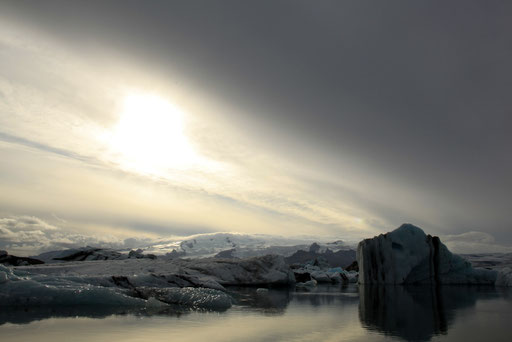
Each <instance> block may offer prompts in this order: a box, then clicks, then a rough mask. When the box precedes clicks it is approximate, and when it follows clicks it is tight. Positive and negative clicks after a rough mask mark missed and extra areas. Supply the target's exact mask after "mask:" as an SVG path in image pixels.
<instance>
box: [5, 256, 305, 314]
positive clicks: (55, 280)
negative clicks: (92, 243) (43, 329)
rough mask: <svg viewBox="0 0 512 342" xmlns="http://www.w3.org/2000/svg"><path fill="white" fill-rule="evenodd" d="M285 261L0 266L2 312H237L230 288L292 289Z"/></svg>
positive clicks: (128, 261)
mask: <svg viewBox="0 0 512 342" xmlns="http://www.w3.org/2000/svg"><path fill="white" fill-rule="evenodd" d="M294 281H295V278H294V276H293V272H292V271H291V270H290V268H289V267H288V266H287V265H286V263H285V262H284V259H283V257H279V256H271V255H270V256H265V257H258V258H250V259H245V260H238V261H235V260H222V259H213V258H210V259H194V260H158V259H156V260H153V259H147V258H144V259H124V260H98V261H81V262H69V263H59V264H45V265H37V266H25V267H14V268H9V267H5V266H0V306H5V305H80V304H87V305H130V306H133V305H141V306H147V305H155V304H158V302H163V303H167V304H176V305H185V306H191V307H198V308H206V309H215V310H220V309H225V308H228V307H229V306H231V299H230V296H229V295H227V294H226V293H225V292H223V291H224V290H225V288H224V286H225V285H239V286H241V285H251V286H257V285H266V286H268V285H286V284H290V283H293V282H294Z"/></svg>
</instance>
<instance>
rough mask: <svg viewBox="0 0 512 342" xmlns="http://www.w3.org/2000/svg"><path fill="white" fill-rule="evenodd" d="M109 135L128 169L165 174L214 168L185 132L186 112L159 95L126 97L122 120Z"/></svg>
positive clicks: (117, 153) (110, 140) (118, 156)
mask: <svg viewBox="0 0 512 342" xmlns="http://www.w3.org/2000/svg"><path fill="white" fill-rule="evenodd" d="M108 135H109V136H108V138H107V140H108V141H107V143H108V145H109V147H110V151H111V152H112V155H113V156H114V159H115V160H116V161H117V162H118V163H119V165H120V166H121V167H123V168H124V169H127V170H129V171H135V172H139V173H143V174H148V175H157V176H165V174H166V172H167V171H169V170H190V169H203V170H209V169H212V168H213V167H214V163H213V162H212V161H210V160H207V159H206V158H204V157H202V156H200V155H199V154H198V153H197V152H196V151H195V149H194V148H193V146H192V144H191V142H190V140H189V138H188V137H187V136H186V135H185V115H184V113H182V112H181V111H180V110H179V109H177V108H176V107H175V106H173V105H172V104H171V103H170V102H169V101H167V100H166V99H164V98H163V97H159V96H157V95H152V94H142V93H140V94H130V95H127V96H125V98H124V100H123V105H122V111H121V113H120V116H119V121H118V122H117V124H116V125H115V127H114V128H113V129H112V131H111V132H110V133H109V134H108Z"/></svg>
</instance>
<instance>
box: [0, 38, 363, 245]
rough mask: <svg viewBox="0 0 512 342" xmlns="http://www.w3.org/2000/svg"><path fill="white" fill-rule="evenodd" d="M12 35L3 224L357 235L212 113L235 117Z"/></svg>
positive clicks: (136, 76)
mask: <svg viewBox="0 0 512 342" xmlns="http://www.w3.org/2000/svg"><path fill="white" fill-rule="evenodd" d="M13 32H18V33H17V34H18V35H19V36H20V37H19V39H18V40H16V41H14V42H13V41H12V39H11V40H9V39H3V38H5V37H1V36H0V38H1V39H0V43H2V44H3V45H5V46H6V50H5V55H7V56H8V57H10V60H12V61H13V62H12V64H11V65H10V67H9V69H8V70H7V71H8V73H5V75H2V74H0V93H1V94H4V96H5V99H6V100H7V101H4V102H1V101H0V123H1V125H0V126H1V129H0V140H2V139H4V140H5V139H7V145H6V144H5V143H4V144H3V145H2V144H0V155H1V156H2V159H3V160H8V161H9V162H8V163H4V164H2V165H1V167H0V171H1V172H2V177H1V178H0V190H2V191H0V204H1V207H2V209H3V210H4V211H5V212H4V214H5V215H6V217H7V216H9V215H13V214H16V215H26V214H30V215H37V216H39V217H41V218H43V219H46V220H49V222H50V223H55V222H53V221H52V219H51V218H49V216H51V213H56V214H57V215H58V216H59V217H63V218H65V219H66V221H67V222H68V223H66V226H70V227H71V226H73V227H75V228H76V230H77V231H83V232H84V231H87V232H89V231H91V230H93V229H94V230H95V231H96V230H98V229H101V230H105V229H108V230H109V231H112V232H115V234H119V235H123V236H124V235H126V234H129V232H130V229H132V228H130V227H132V225H130V224H131V223H133V222H137V223H140V224H139V225H138V226H137V228H133V229H135V230H138V231H139V234H145V233H148V232H146V230H147V229H146V228H145V227H146V224H147V226H151V225H154V226H159V227H169V232H171V231H177V230H179V229H181V228H179V227H184V228H183V232H182V231H181V230H180V234H186V230H188V229H190V230H193V229H195V230H193V232H195V233H197V232H206V231H239V232H250V233H254V232H258V233H268V234H270V233H274V234H283V235H296V234H301V235H303V234H311V233H312V232H314V233H315V234H318V235H320V234H334V233H336V234H337V231H338V230H340V229H345V228H346V229H349V230H352V231H357V232H358V233H357V234H360V233H359V228H360V227H359V225H357V226H356V225H354V224H353V222H352V220H351V217H352V216H353V215H356V216H358V217H366V216H367V215H364V213H361V212H360V211H359V210H356V209H357V208H353V207H351V206H349V205H345V204H344V203H342V202H344V201H343V199H340V198H338V196H328V195H327V194H326V191H325V189H323V188H322V187H319V186H318V184H311V182H310V181H309V180H307V179H309V178H310V177H309V176H308V178H307V179H303V177H302V175H303V173H304V170H309V167H308V168H306V169H304V168H303V165H302V163H298V164H295V163H292V162H290V163H288V162H287V161H285V158H282V156H279V155H277V154H276V153H274V152H275V151H273V150H268V151H267V150H265V149H263V148H262V146H261V144H260V143H261V141H259V140H258V139H256V140H254V139H250V138H249V134H247V133H248V132H250V131H251V130H252V129H253V127H252V126H251V125H249V124H248V125H246V126H235V125H231V124H232V122H231V121H229V119H227V117H222V115H220V114H219V113H226V112H229V111H230V110H231V111H235V112H236V113H238V111H240V110H246V109H244V108H242V109H240V108H238V107H236V108H231V107H229V106H225V105H224V104H223V103H222V101H221V102H220V103H219V102H216V101H213V100H211V99H209V98H208V97H207V96H206V95H207V94H206V95H205V93H204V92H200V91H198V90H197V89H194V88H190V89H189V88H180V87H174V86H173V85H172V84H171V85H169V84H168V82H166V80H165V79H164V80H162V79H160V78H159V77H158V76H155V75H153V74H151V73H148V72H143V71H144V70H145V69H142V68H137V66H133V65H130V64H126V65H124V64H122V63H120V62H119V60H118V59H112V61H111V63H109V59H105V60H99V59H98V60H96V59H94V58H92V59H91V58H88V59H87V63H85V61H84V57H83V56H78V55H75V54H70V53H68V52H66V51H65V50H63V49H62V48H61V47H60V46H59V45H58V44H55V45H53V44H51V43H50V42H48V40H45V39H39V38H38V37H39V36H38V35H37V34H35V33H31V32H24V31H20V30H14V31H13ZM7 38H9V37H7ZM27 46H28V47H30V49H29V48H27ZM114 62H115V63H114ZM28 66H30V68H31V69H30V70H32V73H31V74H28V75H27V74H26V72H25V71H26V70H28V69H29V68H28ZM139 69H140V71H137V70H139ZM1 113H4V114H6V115H2V114H1ZM2 132H3V133H5V134H4V136H3V138H2V135H1V134H2ZM264 138H265V139H266V136H265V137H264ZM19 170H23V172H22V173H20V172H19ZM313 178H315V179H316V176H315V177H313ZM34 182H37V183H38V192H37V194H41V195H34V191H33V187H32V184H33V183H34ZM98 189H101V191H99V190H98ZM49 198H52V200H48V199H49ZM354 211H355V213H353V212H354ZM91 213H93V215H91ZM0 214H1V213H0ZM59 224H60V223H59ZM133 226H134V227H135V225H133ZM363 226H364V225H363ZM188 227H190V228H188ZM363 228H367V227H363ZM173 229H174V230H173ZM164 232H165V229H163V230H162V231H161V232H160V233H162V234H164ZM125 233H126V234H125ZM160 233H159V234H160ZM130 234H131V233H130ZM343 235H344V236H343V237H344V238H346V236H347V234H345V232H344V234H343ZM365 235H368V234H365Z"/></svg>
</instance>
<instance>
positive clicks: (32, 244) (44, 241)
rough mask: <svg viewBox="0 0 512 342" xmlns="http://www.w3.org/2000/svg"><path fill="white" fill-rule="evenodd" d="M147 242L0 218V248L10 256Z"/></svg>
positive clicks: (29, 219)
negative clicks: (87, 233) (77, 232)
mask: <svg viewBox="0 0 512 342" xmlns="http://www.w3.org/2000/svg"><path fill="white" fill-rule="evenodd" d="M150 241H151V240H149V239H138V238H128V239H124V240H121V239H119V238H115V237H113V236H105V235H103V236H102V237H99V236H92V235H89V236H88V235H82V234H76V233H72V232H70V231H66V230H63V229H60V228H58V227H56V226H53V225H51V224H48V223H46V222H45V221H43V220H41V219H39V218H37V217H33V216H14V217H9V218H1V219H0V249H4V250H7V251H8V252H9V253H11V254H14V255H21V256H27V255H37V254H40V253H43V252H47V251H53V250H61V249H66V248H76V247H85V246H94V247H104V248H119V249H121V248H135V247H139V246H144V245H147V244H148V243H149V242H150Z"/></svg>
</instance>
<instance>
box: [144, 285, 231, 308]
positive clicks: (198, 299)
mask: <svg viewBox="0 0 512 342" xmlns="http://www.w3.org/2000/svg"><path fill="white" fill-rule="evenodd" d="M142 293H144V295H145V296H148V297H150V298H155V299H157V300H159V301H161V302H164V303H167V304H174V305H183V306H188V307H191V308H198V309H207V310H226V309H229V308H230V307H231V304H232V299H231V296H229V295H228V294H226V293H224V292H222V291H219V290H214V289H206V288H194V287H184V288H177V287H173V288H153V289H144V290H142Z"/></svg>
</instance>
